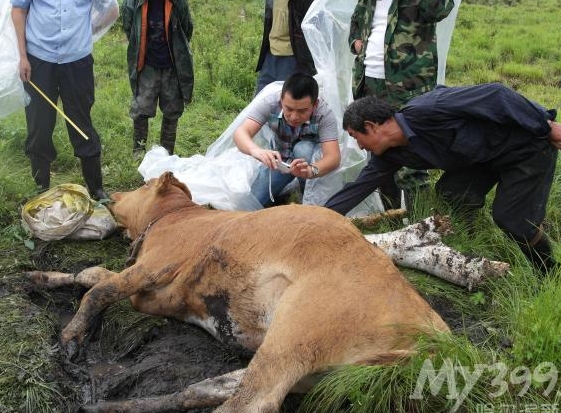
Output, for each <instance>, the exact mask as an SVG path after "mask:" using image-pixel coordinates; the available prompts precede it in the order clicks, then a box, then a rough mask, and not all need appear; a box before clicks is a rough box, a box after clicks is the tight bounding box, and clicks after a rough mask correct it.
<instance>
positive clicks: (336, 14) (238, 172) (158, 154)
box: [139, 0, 459, 216]
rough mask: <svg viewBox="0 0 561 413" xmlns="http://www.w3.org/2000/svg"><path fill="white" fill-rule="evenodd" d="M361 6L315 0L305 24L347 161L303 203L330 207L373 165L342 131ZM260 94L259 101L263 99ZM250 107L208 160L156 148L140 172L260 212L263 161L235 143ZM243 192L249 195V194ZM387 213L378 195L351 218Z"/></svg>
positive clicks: (445, 29) (311, 188) (442, 50)
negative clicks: (353, 29)
mask: <svg viewBox="0 0 561 413" xmlns="http://www.w3.org/2000/svg"><path fill="white" fill-rule="evenodd" d="M355 5H356V1H341V0H315V1H314V2H313V3H312V5H311V6H310V8H309V10H308V13H307V14H306V16H305V18H304V21H303V22H302V29H303V31H304V36H305V38H306V42H307V44H308V47H309V48H310V51H311V53H312V56H313V58H314V63H315V66H316V69H317V71H318V73H317V75H316V76H315V77H316V80H317V81H318V84H319V86H320V96H321V97H322V98H323V99H325V100H326V101H327V103H328V104H329V106H330V107H331V108H332V110H333V111H334V112H335V115H336V117H337V119H338V121H339V122H338V124H339V127H340V130H339V133H340V137H339V145H340V149H341V154H342V158H341V159H342V163H341V166H340V168H339V169H338V170H336V171H334V172H332V173H330V174H328V175H326V176H324V177H322V178H319V179H313V180H308V181H307V182H306V188H305V191H304V194H303V200H302V202H303V203H304V204H316V205H322V204H324V203H325V201H327V199H328V198H329V197H330V196H331V195H332V194H334V193H335V192H337V191H338V190H339V189H341V188H342V187H343V185H344V183H346V182H349V181H352V180H353V179H355V178H356V176H357V175H358V173H359V172H360V170H361V169H362V168H363V167H364V165H365V164H366V161H367V153H366V151H364V150H360V149H359V148H358V146H357V144H356V141H355V140H354V139H352V138H351V137H350V136H349V135H348V134H347V133H346V132H345V131H343V130H342V127H341V124H342V118H343V112H344V110H345V107H346V106H347V105H348V104H349V103H350V102H351V100H352V90H351V77H352V66H353V62H354V56H353V55H352V54H351V53H350V50H349V46H348V43H347V42H348V36H349V28H350V19H351V15H352V13H353V11H354V8H355ZM458 7H459V1H458V3H457V4H456V6H455V8H454V10H453V11H452V13H450V16H449V17H447V18H446V19H445V20H443V21H442V22H440V23H439V24H438V25H437V31H438V33H439V34H438V36H439V37H438V39H439V43H438V52H439V59H440V64H439V73H438V76H439V79H441V80H442V81H441V83H443V82H444V73H445V67H446V55H447V52H448V48H449V45H450V40H451V37H452V31H453V28H454V22H455V19H456V15H457V9H458ZM439 82H440V80H439ZM281 87H282V82H275V83H272V84H270V85H268V86H267V87H265V88H264V89H263V90H262V92H261V94H260V95H263V94H265V93H268V91H271V90H278V89H280V88H281ZM260 95H258V96H257V97H256V99H259V96H260ZM250 105H251V104H250ZM249 107H250V106H248V107H247V108H246V109H244V110H243V111H242V112H241V113H240V114H239V115H238V116H237V117H236V118H235V119H234V121H233V122H232V123H231V124H230V125H229V126H228V128H227V129H226V130H225V131H224V132H223V133H222V134H221V135H220V137H219V138H218V139H217V140H216V141H215V142H214V143H213V144H212V145H210V146H209V148H208V149H207V151H206V154H205V156H204V157H203V156H201V155H195V156H193V157H191V158H187V159H180V158H178V157H177V156H171V157H170V156H168V155H167V152H166V151H165V149H163V148H160V147H155V148H154V149H152V150H151V151H149V152H148V153H147V154H146V157H145V158H144V160H143V162H142V164H141V165H140V167H139V171H140V173H141V174H142V176H143V177H144V179H145V180H147V179H150V178H155V177H157V176H159V174H160V173H163V172H165V171H172V172H174V174H175V175H177V176H178V178H179V179H180V180H181V181H182V182H185V183H186V184H187V186H188V187H189V189H190V190H191V193H192V194H193V198H194V199H195V200H196V201H197V202H201V201H202V203H210V204H211V205H212V206H214V207H215V208H220V209H245V210H252V209H258V208H260V205H259V203H258V202H257V200H256V199H255V198H254V197H253V196H252V195H251V194H250V193H249V188H250V187H251V183H252V182H253V179H254V178H255V176H256V175H257V168H258V166H259V163H258V162H257V161H255V160H254V159H253V158H251V157H249V156H247V155H244V154H242V153H241V152H239V151H238V150H237V149H236V147H235V144H234V142H233V134H234V131H235V129H236V128H237V127H238V126H239V125H240V124H241V123H242V122H243V120H244V119H245V118H246V113H247V111H248V109H249ZM271 137H272V132H271V130H270V129H269V128H268V127H267V126H265V127H263V128H262V130H261V131H260V132H259V133H258V134H257V136H256V137H255V140H256V142H258V143H259V144H260V145H265V144H267V142H269V141H270V139H271ZM319 156H321V153H320V152H319V151H318V152H317V153H316V154H314V157H316V158H317V157H319ZM154 163H157V165H154ZM240 180H241V182H240ZM243 191H248V193H246V194H245V195H244V193H243ZM381 210H383V206H382V202H381V200H380V197H379V196H378V194H377V193H374V194H372V195H371V196H370V197H368V198H367V199H366V200H365V201H363V202H362V203H361V204H360V205H358V206H357V207H356V208H354V209H353V210H352V211H350V212H349V214H347V215H348V216H361V215H365V214H369V213H372V212H376V211H381Z"/></svg>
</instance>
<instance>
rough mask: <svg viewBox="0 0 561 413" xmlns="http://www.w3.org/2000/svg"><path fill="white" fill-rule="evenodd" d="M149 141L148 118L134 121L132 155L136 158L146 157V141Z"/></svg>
mask: <svg viewBox="0 0 561 413" xmlns="http://www.w3.org/2000/svg"><path fill="white" fill-rule="evenodd" d="M147 140H148V118H138V119H135V120H133V135H132V154H133V155H134V156H136V157H142V156H144V153H145V152H146V141H147Z"/></svg>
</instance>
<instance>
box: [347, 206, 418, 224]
mask: <svg viewBox="0 0 561 413" xmlns="http://www.w3.org/2000/svg"><path fill="white" fill-rule="evenodd" d="M406 216H407V210H406V209H389V210H387V211H385V212H378V213H376V214H372V215H367V216H365V217H357V218H352V219H351V221H352V222H353V224H355V225H357V226H359V225H362V226H365V227H371V226H374V225H376V224H377V223H378V222H380V221H381V220H383V219H400V218H405V217H406Z"/></svg>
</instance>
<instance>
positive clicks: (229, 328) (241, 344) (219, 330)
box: [184, 315, 266, 352]
mask: <svg viewBox="0 0 561 413" xmlns="http://www.w3.org/2000/svg"><path fill="white" fill-rule="evenodd" d="M184 321H185V322H186V323H189V324H193V325H196V326H198V327H201V328H202V329H203V330H205V331H206V332H208V333H209V334H210V335H212V336H213V337H214V338H216V339H217V340H218V341H220V342H222V343H224V344H226V345H228V346H229V347H232V348H234V349H237V350H238V351H242V352H246V351H249V352H255V351H256V350H257V348H258V347H259V346H260V345H261V343H262V342H263V337H264V336H265V333H266V329H243V328H242V327H241V326H239V325H238V323H236V322H234V321H232V319H231V317H229V316H228V317H227V319H225V318H224V317H223V316H222V315H220V316H219V317H214V316H212V315H210V316H208V317H206V318H204V319H202V318H199V317H196V316H189V317H187V318H186V319H185V320H184Z"/></svg>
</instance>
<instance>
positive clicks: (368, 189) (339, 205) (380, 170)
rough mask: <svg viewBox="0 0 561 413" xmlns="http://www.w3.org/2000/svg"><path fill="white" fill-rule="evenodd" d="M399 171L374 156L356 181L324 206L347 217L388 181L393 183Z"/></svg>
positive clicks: (347, 185)
mask: <svg viewBox="0 0 561 413" xmlns="http://www.w3.org/2000/svg"><path fill="white" fill-rule="evenodd" d="M397 169H398V167H397V166H394V165H391V164H388V163H386V162H382V161H381V160H380V159H379V158H377V157H376V156H372V158H371V159H370V161H369V162H368V164H366V166H365V167H364V168H363V169H362V171H360V174H359V175H358V177H357V178H356V180H355V181H354V182H349V183H348V184H346V185H345V186H344V187H343V189H341V190H340V191H339V192H337V193H336V194H334V195H333V196H332V197H331V198H329V199H328V200H327V202H326V203H325V205H324V206H325V207H326V208H329V209H332V210H334V211H336V212H338V213H340V214H341V215H346V214H347V213H348V212H349V211H350V210H351V209H353V208H354V207H356V206H357V205H358V204H360V203H361V202H362V201H363V200H364V199H366V197H368V196H369V195H370V194H371V193H372V192H374V191H375V190H377V189H378V188H379V187H381V186H385V185H386V183H387V182H388V180H392V181H393V179H394V178H393V176H394V173H395V171H396V170H397Z"/></svg>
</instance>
